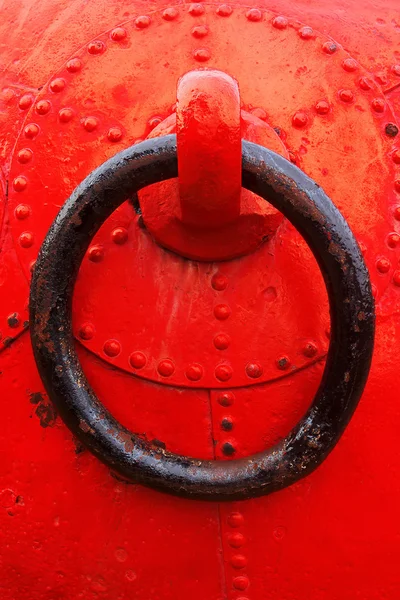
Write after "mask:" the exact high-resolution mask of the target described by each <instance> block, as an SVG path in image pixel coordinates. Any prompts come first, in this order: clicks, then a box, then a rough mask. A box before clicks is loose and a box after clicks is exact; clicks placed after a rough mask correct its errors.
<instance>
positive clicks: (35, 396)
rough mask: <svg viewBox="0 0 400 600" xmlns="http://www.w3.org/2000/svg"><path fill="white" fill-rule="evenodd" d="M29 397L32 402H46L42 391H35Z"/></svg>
mask: <svg viewBox="0 0 400 600" xmlns="http://www.w3.org/2000/svg"><path fill="white" fill-rule="evenodd" d="M29 397H30V400H29V402H30V403H31V404H40V402H45V399H44V397H43V394H42V393H41V392H33V393H32V394H29Z"/></svg>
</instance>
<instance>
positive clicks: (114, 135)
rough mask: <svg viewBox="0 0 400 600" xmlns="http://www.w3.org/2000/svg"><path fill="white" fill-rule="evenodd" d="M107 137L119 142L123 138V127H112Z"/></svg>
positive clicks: (111, 140)
mask: <svg viewBox="0 0 400 600" xmlns="http://www.w3.org/2000/svg"><path fill="white" fill-rule="evenodd" d="M107 138H108V139H109V140H110V142H119V141H120V139H121V138H122V131H121V129H120V128H119V127H111V129H109V130H108V133H107Z"/></svg>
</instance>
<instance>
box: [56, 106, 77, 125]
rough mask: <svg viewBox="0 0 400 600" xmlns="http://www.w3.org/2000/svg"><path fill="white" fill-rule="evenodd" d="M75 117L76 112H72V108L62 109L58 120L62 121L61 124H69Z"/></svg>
mask: <svg viewBox="0 0 400 600" xmlns="http://www.w3.org/2000/svg"><path fill="white" fill-rule="evenodd" d="M73 116H74V111H73V110H72V108H62V109H61V110H60V111H59V112H58V118H59V119H60V121H61V123H68V122H69V121H70V120H71V119H72V117H73Z"/></svg>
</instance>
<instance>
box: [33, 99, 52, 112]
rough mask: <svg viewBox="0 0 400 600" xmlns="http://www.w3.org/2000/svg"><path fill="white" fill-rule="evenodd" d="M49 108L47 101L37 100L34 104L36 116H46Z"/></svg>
mask: <svg viewBox="0 0 400 600" xmlns="http://www.w3.org/2000/svg"><path fill="white" fill-rule="evenodd" d="M50 108H51V104H50V102H49V101H48V100H39V102H37V103H36V106H35V109H36V112H37V113H38V115H47V113H48V112H49V110H50Z"/></svg>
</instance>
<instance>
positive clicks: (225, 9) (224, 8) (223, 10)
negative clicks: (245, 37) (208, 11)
mask: <svg viewBox="0 0 400 600" xmlns="http://www.w3.org/2000/svg"><path fill="white" fill-rule="evenodd" d="M231 14H232V7H231V6H229V5H228V4H221V5H220V6H218V8H217V15H219V16H220V17H229V16H230V15H231Z"/></svg>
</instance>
